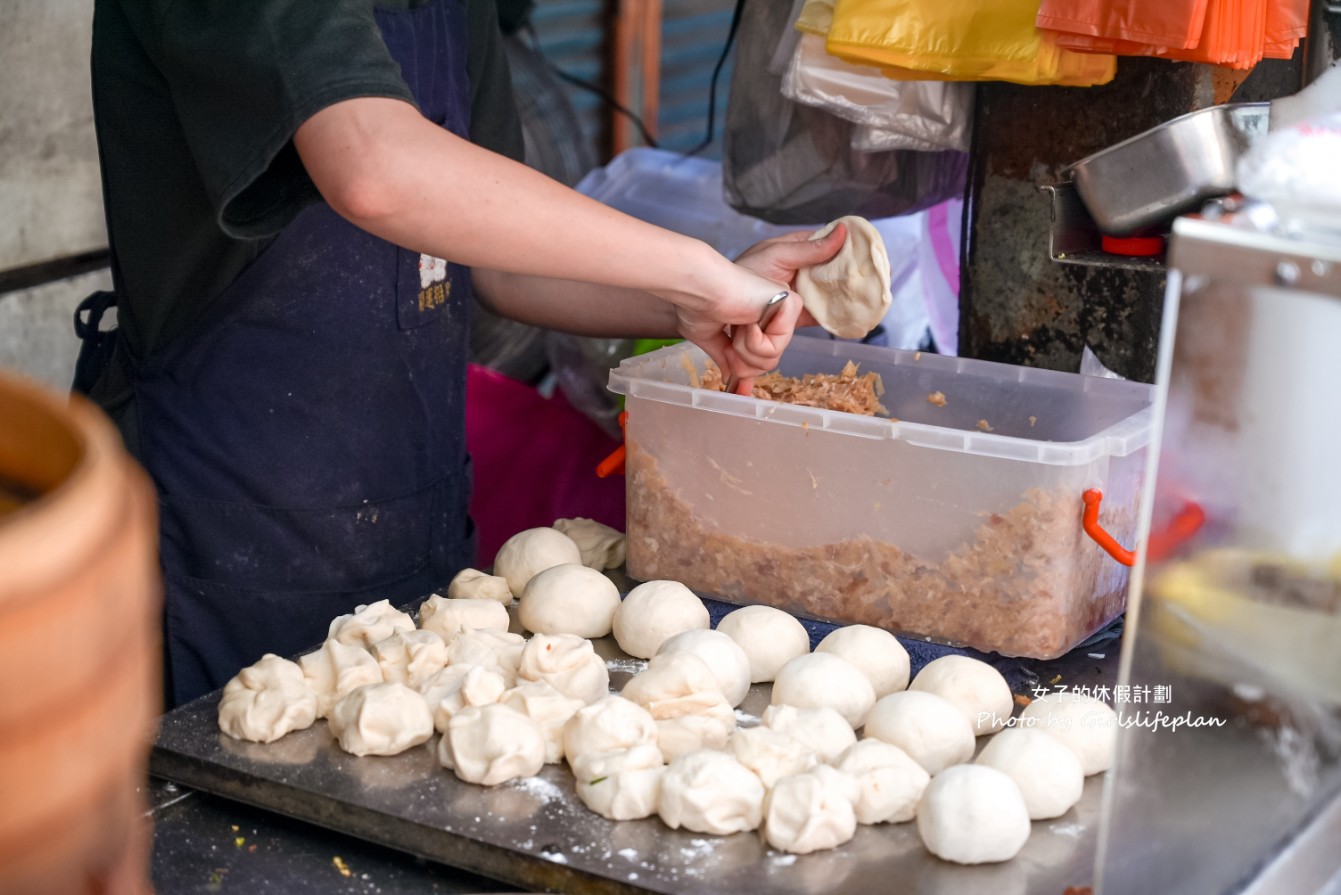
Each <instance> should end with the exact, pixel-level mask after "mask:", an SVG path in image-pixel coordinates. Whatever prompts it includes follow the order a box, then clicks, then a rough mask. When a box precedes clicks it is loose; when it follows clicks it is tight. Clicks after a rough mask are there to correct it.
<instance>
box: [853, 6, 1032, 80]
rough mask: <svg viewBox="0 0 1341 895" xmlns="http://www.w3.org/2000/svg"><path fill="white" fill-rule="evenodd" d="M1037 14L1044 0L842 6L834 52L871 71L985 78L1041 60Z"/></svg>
mask: <svg viewBox="0 0 1341 895" xmlns="http://www.w3.org/2000/svg"><path fill="white" fill-rule="evenodd" d="M1037 13H1038V0H991V2H984V0H837V2H836V3H835V5H834V11H833V23H832V24H831V25H830V27H829V33H828V40H827V42H826V46H827V48H828V50H829V52H830V53H831V54H833V55H834V56H838V57H839V58H847V59H849V60H853V59H854V58H860V59H862V60H864V62H865V64H872V65H890V66H899V67H902V68H911V69H916V70H921V71H934V72H940V73H942V74H946V75H961V74H962V75H977V74H981V73H982V72H984V71H986V70H987V69H989V68H991V67H992V66H993V65H996V64H997V63H1000V62H1005V61H1016V62H1024V63H1028V62H1030V60H1033V59H1034V58H1035V57H1037V56H1038V53H1039V48H1040V46H1041V40H1040V37H1039V32H1038V29H1037V28H1035V27H1034V18H1035V16H1036V15H1037ZM859 64H860V63H859Z"/></svg>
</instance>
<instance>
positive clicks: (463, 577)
mask: <svg viewBox="0 0 1341 895" xmlns="http://www.w3.org/2000/svg"><path fill="white" fill-rule="evenodd" d="M447 597H448V599H451V600H497V601H498V602H499V603H502V604H503V605H504V606H511V605H512V589H511V588H509V587H508V580H507V579H506V578H504V577H502V576H501V575H490V574H489V573H487V572H481V571H480V570H479V569H462V570H461V571H459V572H457V573H456V577H455V578H453V579H452V583H451V584H449V585H447Z"/></svg>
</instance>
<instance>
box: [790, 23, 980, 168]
mask: <svg viewBox="0 0 1341 895" xmlns="http://www.w3.org/2000/svg"><path fill="white" fill-rule="evenodd" d="M782 95H783V96H785V97H787V98H788V99H790V100H792V101H794V102H799V103H804V104H806V105H808V106H814V107H816V108H819V109H823V110H825V111H826V112H829V113H830V114H832V115H836V116H838V117H839V118H843V119H845V120H847V121H851V122H853V123H854V124H858V125H862V126H863V127H862V128H859V129H858V132H857V133H856V134H854V136H853V148H854V149H860V150H862V151H864V152H871V151H879V150H887V149H916V150H921V151H932V150H937V149H958V150H960V151H963V150H966V149H968V142H969V130H970V124H971V120H972V117H973V85H972V84H970V83H967V82H951V81H895V80H891V79H890V78H887V77H885V75H884V74H883V73H881V71H880V69H878V68H872V67H869V66H861V65H852V64H850V63H847V62H844V61H843V60H841V59H838V58H836V57H834V56H830V55H829V54H828V52H827V51H826V50H825V49H824V38H823V37H820V36H819V35H817V34H803V35H801V41H800V43H799V44H798V45H797V47H796V51H795V53H794V54H793V55H792V60H791V64H790V65H789V66H788V68H787V71H786V73H785V75H784V76H783V79H782Z"/></svg>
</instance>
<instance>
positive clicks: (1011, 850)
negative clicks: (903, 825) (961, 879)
mask: <svg viewBox="0 0 1341 895" xmlns="http://www.w3.org/2000/svg"><path fill="white" fill-rule="evenodd" d="M917 832H918V833H920V834H921V836H922V843H923V844H924V845H926V847H927V850H928V851H929V852H931V853H932V854H933V855H935V856H936V857H938V858H940V859H942V860H945V861H954V862H955V863H956V864H986V863H990V862H993V861H1009V860H1010V859H1011V858H1013V857H1015V856H1016V855H1017V854H1019V852H1020V849H1021V848H1023V847H1024V843H1025V842H1027V841H1028V839H1029V812H1028V810H1026V809H1025V807H1024V797H1023V796H1022V795H1020V788H1019V787H1018V786H1016V785H1015V781H1014V780H1012V779H1010V777H1008V776H1006V775H1005V774H1003V773H1002V772H1001V771H998V770H997V769H996V768H989V767H987V766H986V765H978V764H965V765H959V766H957V767H953V768H949V769H947V770H946V771H944V772H943V773H941V774H938V775H936V777H935V778H934V779H933V780H932V781H931V783H930V784H929V785H928V786H927V791H926V792H925V793H924V794H923V795H922V801H921V803H920V804H919V805H918V806H917Z"/></svg>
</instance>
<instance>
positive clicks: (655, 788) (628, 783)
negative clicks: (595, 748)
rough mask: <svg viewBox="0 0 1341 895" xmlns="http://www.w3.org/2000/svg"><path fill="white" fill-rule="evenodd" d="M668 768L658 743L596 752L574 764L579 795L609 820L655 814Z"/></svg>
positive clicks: (639, 818)
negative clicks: (662, 780) (663, 777)
mask: <svg viewBox="0 0 1341 895" xmlns="http://www.w3.org/2000/svg"><path fill="white" fill-rule="evenodd" d="M665 770H666V767H665V765H663V764H662V763H661V753H660V752H658V751H657V748H656V747H655V746H634V747H633V748H632V749H625V750H623V751H621V752H596V753H592V754H590V755H583V756H580V757H579V758H578V759H577V761H576V762H575V763H574V764H573V776H574V778H576V780H577V797H578V798H579V799H581V800H582V804H584V805H586V806H587V807H588V808H590V809H591V810H592V811H595V812H596V813H597V814H599V815H601V817H605V818H608V819H610V820H641V819H642V818H644V817H651V816H652V815H653V814H656V811H657V797H658V796H659V795H660V794H661V777H662V775H663V774H664V773H665Z"/></svg>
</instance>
